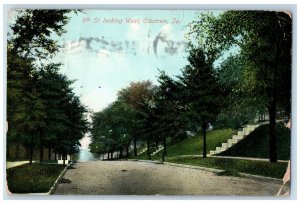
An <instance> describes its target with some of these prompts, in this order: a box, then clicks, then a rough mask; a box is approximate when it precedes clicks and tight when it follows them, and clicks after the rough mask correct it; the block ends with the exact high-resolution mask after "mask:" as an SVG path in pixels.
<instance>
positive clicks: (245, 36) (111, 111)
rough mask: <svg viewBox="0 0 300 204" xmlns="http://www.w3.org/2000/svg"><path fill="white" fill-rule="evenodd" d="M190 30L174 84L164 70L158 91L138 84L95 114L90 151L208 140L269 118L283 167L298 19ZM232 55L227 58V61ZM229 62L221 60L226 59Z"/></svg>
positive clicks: (264, 14) (228, 15)
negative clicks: (281, 129)
mask: <svg viewBox="0 0 300 204" xmlns="http://www.w3.org/2000/svg"><path fill="white" fill-rule="evenodd" d="M197 19H198V20H196V21H193V22H191V23H190V24H189V28H190V30H189V33H188V39H189V48H188V52H189V56H188V64H187V65H186V66H185V67H183V69H182V73H181V74H180V75H179V76H176V77H170V76H168V75H167V74H166V73H165V72H163V71H160V72H159V76H158V78H157V80H158V85H154V84H153V83H151V82H150V81H141V82H131V83H130V85H129V86H128V87H126V88H123V89H122V90H120V91H119V93H118V98H117V100H116V101H115V102H113V103H112V104H110V106H108V107H107V108H106V109H104V110H103V111H100V112H96V113H94V115H93V117H92V119H93V122H92V127H91V140H92V143H91V145H90V148H91V151H92V152H94V153H98V154H104V153H110V157H111V158H112V153H113V152H115V151H120V156H123V155H122V152H123V149H126V150H127V151H126V152H127V156H128V148H129V145H130V143H131V142H132V141H133V144H134V151H133V154H134V156H137V148H136V146H137V145H136V141H137V140H144V141H146V142H147V150H148V156H149V158H150V149H151V144H152V143H156V144H157V143H159V142H161V143H163V145H164V154H165V155H167V145H166V144H167V138H169V139H171V141H172V142H177V141H181V140H183V139H184V138H186V137H187V134H186V133H187V131H191V132H195V133H198V134H202V135H203V137H202V138H203V157H206V131H207V128H208V125H209V123H211V124H213V125H214V127H218V126H219V127H221V126H223V127H224V126H226V127H235V128H237V127H239V126H240V125H243V124H245V123H246V122H247V121H250V120H253V119H254V118H255V117H256V116H257V114H259V113H268V114H269V117H270V131H269V138H270V141H269V150H270V154H269V155H270V162H277V154H276V152H277V150H276V129H275V124H276V118H277V116H278V113H279V112H280V113H282V112H283V113H284V114H285V115H287V116H289V115H290V109H291V38H292V34H291V31H292V24H291V17H290V16H289V14H288V13H285V12H275V11H225V12H222V13H221V14H219V15H216V14H214V13H212V12H202V13H200V14H199V16H198V18H197ZM226 55H229V56H228V57H225V56H226ZM222 58H223V60H220V59H222ZM108 155H109V154H108Z"/></svg>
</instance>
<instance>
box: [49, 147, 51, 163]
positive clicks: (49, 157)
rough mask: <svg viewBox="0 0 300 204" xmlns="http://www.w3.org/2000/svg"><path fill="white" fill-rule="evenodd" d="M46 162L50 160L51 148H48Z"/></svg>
mask: <svg viewBox="0 0 300 204" xmlns="http://www.w3.org/2000/svg"><path fill="white" fill-rule="evenodd" d="M48 160H49V161H50V160H51V147H49V148H48Z"/></svg>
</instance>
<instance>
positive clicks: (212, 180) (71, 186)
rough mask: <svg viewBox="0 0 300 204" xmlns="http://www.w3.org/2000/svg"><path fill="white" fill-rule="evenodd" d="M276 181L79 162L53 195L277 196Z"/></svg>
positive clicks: (158, 166) (163, 167) (150, 165)
mask: <svg viewBox="0 0 300 204" xmlns="http://www.w3.org/2000/svg"><path fill="white" fill-rule="evenodd" d="M279 188H280V184H279V183H278V182H276V181H266V180H257V179H256V180H252V179H248V178H237V177H226V176H216V175H215V174H214V173H212V172H207V171H202V170H198V169H189V168H183V167H174V166H169V165H164V164H153V163H146V162H135V161H91V162H85V163H76V164H74V166H73V168H71V169H69V170H68V171H67V172H66V174H65V175H64V177H63V179H62V181H61V183H60V184H59V185H58V186H57V188H56V191H55V192H54V194H58V195H66V194H76V195H156V194H160V195H257V196H261V195H265V196H272V195H275V194H276V193H277V191H278V189H279Z"/></svg>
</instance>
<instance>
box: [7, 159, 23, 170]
mask: <svg viewBox="0 0 300 204" xmlns="http://www.w3.org/2000/svg"><path fill="white" fill-rule="evenodd" d="M27 163H29V161H14V162H6V169H10V168H13V167H16V166H21V165H23V164H27Z"/></svg>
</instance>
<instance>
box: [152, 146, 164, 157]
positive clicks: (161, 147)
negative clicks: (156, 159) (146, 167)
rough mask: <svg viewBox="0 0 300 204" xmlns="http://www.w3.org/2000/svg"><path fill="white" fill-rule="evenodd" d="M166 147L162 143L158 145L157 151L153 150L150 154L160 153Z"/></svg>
mask: <svg viewBox="0 0 300 204" xmlns="http://www.w3.org/2000/svg"><path fill="white" fill-rule="evenodd" d="M163 149H164V147H163V146H162V145H159V146H158V149H157V150H156V151H155V152H152V153H151V154H150V155H151V156H154V155H156V154H157V153H159V152H160V151H162V150H163Z"/></svg>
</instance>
